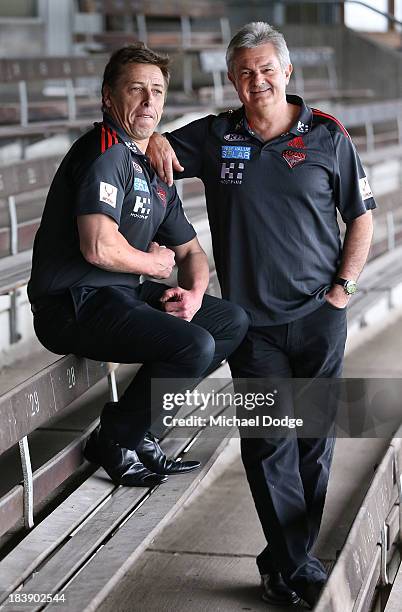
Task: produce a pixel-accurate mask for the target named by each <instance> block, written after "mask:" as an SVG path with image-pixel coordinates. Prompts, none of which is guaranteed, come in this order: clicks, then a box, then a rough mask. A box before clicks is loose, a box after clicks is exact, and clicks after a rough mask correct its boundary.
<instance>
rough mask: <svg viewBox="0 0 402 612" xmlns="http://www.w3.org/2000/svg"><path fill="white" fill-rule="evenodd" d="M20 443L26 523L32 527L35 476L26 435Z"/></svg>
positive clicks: (29, 527) (28, 526)
mask: <svg viewBox="0 0 402 612" xmlns="http://www.w3.org/2000/svg"><path fill="white" fill-rule="evenodd" d="M18 444H19V447H20V456H21V465H22V473H23V475H24V523H25V527H26V528H27V529H31V528H32V527H33V526H34V519H33V476H32V465H31V456H30V453H29V445H28V438H27V437H26V436H25V437H24V438H22V440H20V441H19V442H18Z"/></svg>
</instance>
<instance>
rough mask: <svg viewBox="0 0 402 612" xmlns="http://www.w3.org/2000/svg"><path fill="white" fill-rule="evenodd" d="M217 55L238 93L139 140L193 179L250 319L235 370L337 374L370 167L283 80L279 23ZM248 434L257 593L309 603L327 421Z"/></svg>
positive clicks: (225, 272)
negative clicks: (199, 184)
mask: <svg viewBox="0 0 402 612" xmlns="http://www.w3.org/2000/svg"><path fill="white" fill-rule="evenodd" d="M227 65H228V77H229V79H230V81H231V82H232V83H233V85H234V87H235V89H236V91H237V94H238V96H239V99H240V101H241V103H242V107H241V108H239V109H237V110H235V111H228V112H224V113H221V114H220V115H218V116H215V115H209V116H207V117H204V118H202V119H200V120H198V121H195V122H193V123H190V124H189V125H187V126H184V127H183V128H181V129H178V130H175V131H174V132H172V133H171V134H166V137H163V136H154V137H152V139H151V141H150V145H149V147H148V149H147V154H148V155H149V156H150V158H151V161H152V163H153V164H154V165H155V167H156V168H157V171H158V173H159V174H160V175H161V176H162V177H163V178H165V179H166V180H167V182H168V183H171V182H172V177H173V173H172V166H173V168H174V170H176V171H181V173H180V174H176V175H175V178H181V177H191V176H197V177H199V178H201V179H202V181H203V182H204V185H205V192H206V201H207V209H208V217H209V223H210V228H211V234H212V243H213V250H214V257H215V264H216V270H217V274H218V278H219V282H220V285H221V289H222V295H223V297H225V298H227V299H229V300H231V301H233V302H235V303H237V304H240V305H241V306H243V308H245V310H246V311H247V313H248V315H249V318H250V323H251V325H250V328H249V331H248V333H247V335H246V337H245V339H244V340H243V343H242V344H241V345H240V347H239V348H238V349H237V351H235V353H234V354H233V355H232V357H231V358H230V359H229V363H230V366H231V370H232V375H233V377H234V379H235V380H236V379H240V378H241V379H249V380H250V379H254V381H255V379H257V378H258V379H264V378H265V379H272V378H281V379H282V378H287V379H291V378H303V379H304V378H308V379H316V378H336V377H339V376H340V375H341V371H342V362H343V355H344V347H345V341H346V307H347V304H348V302H349V300H350V298H351V295H352V294H353V293H354V292H355V291H356V288H357V284H356V281H357V279H358V277H359V275H360V273H361V271H362V268H363V266H364V263H365V261H366V258H367V254H368V251H369V247H370V242H371V237H372V215H371V209H373V208H375V202H374V199H373V196H372V193H371V191H370V187H369V185H368V182H367V178H366V176H365V173H364V170H363V167H362V165H361V162H360V159H359V157H358V155H357V153H356V150H355V148H354V146H353V144H352V142H351V140H350V137H349V135H348V133H347V131H346V130H345V128H344V127H343V125H342V124H341V123H340V122H339V121H338V120H337V119H335V118H334V117H332V116H330V115H328V114H326V113H323V112H321V111H319V110H316V109H312V108H309V107H308V106H307V105H306V104H305V102H304V101H303V100H302V99H301V98H300V97H299V96H295V95H287V94H286V86H287V85H288V83H289V79H290V76H291V73H292V65H291V63H290V58H289V51H288V49H287V46H286V42H285V40H284V38H283V36H282V34H280V33H279V32H277V31H275V30H274V29H273V28H272V27H271V26H270V25H269V24H267V23H264V22H258V23H249V24H247V25H246V26H244V27H243V28H242V29H241V30H240V31H239V32H238V33H237V34H236V35H235V36H234V38H233V39H232V41H231V42H230V44H229V47H228V50H227ZM169 143H170V145H171V146H172V147H173V149H174V152H173V151H172V149H171V147H170V145H169ZM176 155H177V157H176ZM179 160H180V162H181V163H182V164H183V166H184V169H183V167H182V166H180V164H179ZM337 210H338V211H339V213H340V214H341V216H342V219H343V221H344V223H345V224H346V234H345V239H344V243H343V245H341V242H340V237H339V236H340V233H339V227H338V223H337ZM287 412H288V414H289V416H292V414H293V412H294V406H293V404H292V402H291V401H290V402H289V403H288V404H287ZM259 436H260V437H256V436H254V437H246V436H242V440H241V452H242V460H243V463H244V466H245V469H246V474H247V479H248V482H249V485H250V489H251V492H252V495H253V499H254V502H255V506H256V509H257V512H258V516H259V518H260V521H261V524H262V527H263V530H264V534H265V536H266V539H267V541H268V545H267V546H266V547H265V549H264V550H263V551H262V553H261V554H260V555H259V556H258V557H257V565H258V569H259V572H260V574H261V578H262V585H263V598H264V599H265V600H266V601H268V602H269V603H272V604H279V605H298V603H299V601H300V598H303V599H304V600H305V601H306V602H307V604H308V605H310V607H313V606H314V605H315V603H316V602H317V601H318V598H319V595H320V592H321V590H322V588H323V586H324V584H325V581H326V579H327V574H326V571H325V568H324V567H323V565H322V563H321V562H320V561H319V559H317V557H316V556H315V555H314V554H313V552H312V548H313V545H314V543H315V542H316V539H317V535H318V531H319V527H320V523H321V518H322V513H323V508H324V502H325V496H326V491H327V484H328V477H329V470H330V465H331V460H332V455H333V448H334V439H333V438H332V437H327V434H326V432H325V431H324V429H323V433H322V434H321V433H320V434H319V437H318V436H317V435H316V437H298V436H297V435H286V434H283V436H281V437H279V436H277V437H275V434H273V433H272V430H268V431H267V432H263V433H262V434H261V432H259Z"/></svg>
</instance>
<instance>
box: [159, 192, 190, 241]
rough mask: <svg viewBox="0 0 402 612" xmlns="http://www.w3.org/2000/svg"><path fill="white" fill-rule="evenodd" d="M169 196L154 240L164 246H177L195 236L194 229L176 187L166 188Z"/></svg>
mask: <svg viewBox="0 0 402 612" xmlns="http://www.w3.org/2000/svg"><path fill="white" fill-rule="evenodd" d="M168 189H169V191H170V193H169V198H168V199H167V203H166V212H165V217H164V219H163V221H162V223H161V224H160V226H159V228H158V231H157V233H156V235H155V238H154V240H156V242H158V243H159V244H163V245H165V246H179V245H181V244H185V243H186V242H189V241H190V240H192V239H193V238H195V236H196V235H197V234H196V231H195V229H194V227H193V226H192V225H191V223H190V221H189V220H188V219H187V216H186V213H185V212H184V210H183V204H182V202H181V200H180V198H179V196H178V194H177V190H176V187H175V186H174V185H173V187H170V188H168Z"/></svg>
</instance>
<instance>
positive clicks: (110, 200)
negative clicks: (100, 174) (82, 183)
mask: <svg viewBox="0 0 402 612" xmlns="http://www.w3.org/2000/svg"><path fill="white" fill-rule="evenodd" d="M116 198H117V187H115V186H114V185H110V183H104V182H103V181H101V182H100V184H99V200H100V201H101V202H105V203H106V204H109V205H110V206H113V208H116Z"/></svg>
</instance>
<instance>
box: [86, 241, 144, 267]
mask: <svg viewBox="0 0 402 612" xmlns="http://www.w3.org/2000/svg"><path fill="white" fill-rule="evenodd" d="M81 250H82V251H83V255H84V257H85V259H86V260H87V261H89V263H91V264H92V265H94V266H97V267H98V268H102V270H107V271H109V272H126V273H129V274H151V263H152V258H151V257H150V255H149V253H144V252H143V251H140V250H138V249H135V248H134V247H132V246H131V245H130V244H129V243H128V242H127V240H126V239H125V238H124V236H122V235H120V234H116V235H112V236H110V238H107V239H103V240H102V241H100V240H99V241H94V242H93V243H92V244H90V247H87V249H83V248H82V249H81Z"/></svg>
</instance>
